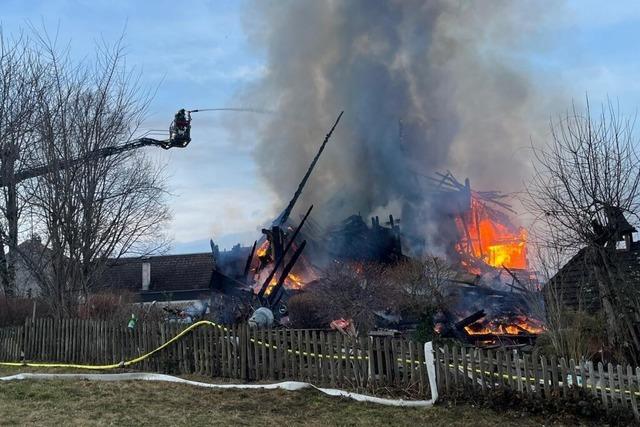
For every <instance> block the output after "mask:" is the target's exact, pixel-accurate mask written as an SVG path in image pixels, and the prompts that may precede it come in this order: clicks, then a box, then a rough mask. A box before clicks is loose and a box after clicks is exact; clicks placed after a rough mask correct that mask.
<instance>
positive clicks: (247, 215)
mask: <svg viewBox="0 0 640 427" xmlns="http://www.w3.org/2000/svg"><path fill="white" fill-rule="evenodd" d="M318 1H320V0H318ZM346 1H348V0H346ZM558 4H559V5H560V6H559V7H558V8H557V16H551V17H550V18H549V19H548V20H547V21H545V22H544V23H543V24H541V25H543V28H542V30H543V31H542V33H543V37H540V38H538V39H536V40H532V41H531V46H530V48H529V49H527V50H525V51H523V52H522V55H520V56H518V58H517V60H518V61H519V66H521V67H526V68H529V69H531V70H532V72H533V74H534V76H535V75H536V74H539V75H540V76H544V78H545V79H547V80H550V81H548V82H546V83H548V84H549V85H552V86H557V87H558V88H561V90H563V91H565V92H567V93H568V95H569V96H570V97H573V98H578V99H580V98H583V97H584V95H585V93H587V92H588V93H589V95H590V98H591V99H592V100H594V101H596V102H599V101H601V100H603V99H606V97H607V96H609V97H610V98H612V99H614V100H618V101H619V102H620V104H621V106H622V108H623V110H624V112H626V113H629V114H634V113H635V111H636V108H637V106H638V105H639V101H640V58H639V54H638V48H637V46H639V45H640V3H639V2H637V1H616V2H603V1H595V0H593V1H592V0H589V1H586V0H575V1H569V2H558ZM248 6H249V5H248V3H246V2H245V1H223V0H219V1H206V0H195V1H189V0H183V1H175V0H174V1H165V0H137V1H125V0H75V1H74V0H0V10H1V11H2V13H1V15H0V17H1V18H0V19H1V23H2V26H3V29H4V32H5V33H12V32H15V31H17V30H18V29H19V28H20V27H26V26H28V25H33V26H35V27H38V28H42V27H43V26H44V27H46V28H47V30H48V31H49V32H50V33H55V32H56V31H57V30H58V29H59V39H60V40H61V41H64V42H70V46H71V52H72V54H73V55H74V56H75V57H77V58H78V59H81V58H83V57H86V56H88V55H91V54H92V50H93V46H94V42H95V41H98V40H100V39H105V40H106V41H107V42H112V41H115V40H116V39H117V38H118V37H119V36H120V35H121V34H122V33H123V31H124V33H125V44H126V46H127V63H128V65H129V66H131V67H135V68H136V69H139V70H141V71H142V73H143V77H144V84H145V86H148V87H149V88H156V87H157V94H156V96H155V98H154V100H153V102H152V105H151V108H150V111H149V116H148V117H149V118H148V122H147V123H146V124H145V127H146V128H147V129H164V128H166V127H168V125H169V122H170V120H171V118H172V116H173V114H174V113H175V111H176V110H177V109H178V108H181V107H185V108H188V109H193V108H210V107H224V106H228V107H255V108H267V109H268V108H269V106H268V105H242V106H240V105H236V104H235V103H234V101H233V97H234V94H235V93H237V91H238V90H239V89H240V88H242V87H243V85H244V84H246V83H248V82H251V81H252V80H254V79H257V78H259V77H260V76H261V75H263V73H265V72H266V71H267V70H266V65H265V62H264V52H259V51H257V50H255V49H252V47H251V46H249V45H248V41H247V39H246V36H245V33H246V28H244V27H243V12H244V8H246V7H248ZM271 71H272V72H277V70H271ZM549 76H553V78H551V79H549ZM230 114H234V113H215V114H206V113H202V114H201V115H197V116H194V122H193V131H192V138H193V141H192V143H191V145H189V147H188V148H187V149H186V150H170V151H168V152H164V151H158V152H154V154H153V155H154V156H155V157H156V158H158V159H159V160H160V161H162V162H163V163H166V167H167V169H168V173H169V176H170V190H171V193H172V197H171V208H172V211H173V220H172V222H171V224H170V234H171V236H172V237H173V239H174V244H173V248H172V252H174V253H184V252H200V251H207V250H208V239H209V238H211V237H212V238H214V240H216V241H217V242H218V243H219V244H220V246H221V247H227V248H228V247H231V246H232V245H233V244H234V243H236V242H241V243H243V244H249V243H251V242H252V241H253V240H254V239H255V238H257V237H258V236H259V230H260V228H261V226H262V225H263V224H264V223H265V222H268V221H269V220H270V219H271V218H272V217H273V215H274V214H275V211H276V210H277V207H276V206H274V203H273V197H272V196H271V192H270V189H269V188H267V187H266V186H265V185H264V184H263V183H262V181H261V178H260V176H259V174H258V170H257V168H256V165H255V162H254V160H253V157H252V148H253V147H252V146H251V145H250V143H247V142H246V140H247V139H246V138H243V139H242V140H243V141H244V142H243V143H236V140H235V138H234V136H233V135H232V134H230V133H229V132H228V131H227V127H225V125H224V124H225V121H228V120H231V119H232V118H230V116H229V115H230ZM236 114H237V113H236ZM233 119H234V120H238V118H237V117H235V118H233ZM247 122H248V123H253V120H251V121H247ZM248 130H250V129H248Z"/></svg>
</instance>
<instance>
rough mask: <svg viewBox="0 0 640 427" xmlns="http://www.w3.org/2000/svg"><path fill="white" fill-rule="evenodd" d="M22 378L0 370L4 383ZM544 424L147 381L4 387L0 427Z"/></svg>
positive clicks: (482, 413) (442, 409)
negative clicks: (9, 426) (3, 426)
mask: <svg viewBox="0 0 640 427" xmlns="http://www.w3.org/2000/svg"><path fill="white" fill-rule="evenodd" d="M17 371H18V370H14V369H0V376H4V375H8V374H11V373H16V372H17ZM20 371H25V370H20ZM47 372H51V371H50V370H48V371H47ZM67 372H68V371H67ZM543 424H544V420H542V419H538V418H529V417H520V416H519V415H518V414H514V413H496V412H494V411H491V410H488V409H478V408H473V407H471V406H468V405H462V406H454V407H447V406H436V407H434V408H395V407H389V406H382V405H375V404H366V403H358V402H354V401H352V400H348V399H342V398H332V397H328V396H325V395H323V394H321V393H320V392H318V391H315V390H303V391H296V392H287V391H281V390H277V391H275V390H268V391H266V390H265V391H256V390H251V391H245V390H214V389H203V388H198V387H192V386H188V385H183V384H170V383H159V382H142V381H126V382H117V383H116V382H90V381H70V380H55V381H13V382H2V383H0V425H58V426H62V425H65V426H67V425H82V426H84V425H126V426H131V425H190V426H193V425H224V426H228V425H252V426H253V425H259V426H294V425H295V426H297V425H308V426H323V427H326V426H334V425H344V426H371V425H394V426H395V425H397V426H422V425H429V426H495V425H516V426H522V427H526V426H541V425H543Z"/></svg>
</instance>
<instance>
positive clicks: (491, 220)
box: [456, 198, 528, 269]
mask: <svg viewBox="0 0 640 427" xmlns="http://www.w3.org/2000/svg"><path fill="white" fill-rule="evenodd" d="M456 226H457V227H458V231H459V232H460V234H461V235H462V236H463V239H462V241H461V242H459V244H458V251H459V252H461V253H467V254H469V255H472V256H473V257H475V258H478V259H481V260H483V261H484V262H485V263H486V264H488V265H490V266H492V267H502V266H503V265H504V266H505V267H508V268H516V269H526V268H528V262H527V231H526V230H525V229H524V228H522V227H519V228H517V229H514V228H515V227H513V226H511V225H510V224H502V223H500V222H499V221H498V220H497V219H496V215H490V210H489V209H488V208H487V207H486V206H485V205H484V204H483V203H482V202H480V201H479V200H477V199H475V198H472V199H471V209H470V210H469V212H468V213H467V214H465V215H464V216H463V217H459V218H456Z"/></svg>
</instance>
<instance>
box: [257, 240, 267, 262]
mask: <svg viewBox="0 0 640 427" xmlns="http://www.w3.org/2000/svg"><path fill="white" fill-rule="evenodd" d="M267 251H269V241H268V240H265V241H264V243H262V244H261V245H260V247H259V248H258V249H257V250H256V255H257V256H258V258H262V257H263V256H265V255H266V254H267Z"/></svg>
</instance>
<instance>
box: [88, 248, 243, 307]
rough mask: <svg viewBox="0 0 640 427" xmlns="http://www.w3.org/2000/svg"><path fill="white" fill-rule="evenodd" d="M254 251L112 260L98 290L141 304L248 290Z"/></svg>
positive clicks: (187, 299) (203, 297)
mask: <svg viewBox="0 0 640 427" xmlns="http://www.w3.org/2000/svg"><path fill="white" fill-rule="evenodd" d="M250 249H251V248H242V247H240V246H239V245H237V246H236V247H234V248H233V249H232V250H230V251H223V252H219V251H215V252H214V253H213V254H212V253H211V252H204V253H192V254H177V255H159V256H151V257H144V258H140V257H136V258H119V259H113V260H109V261H108V262H107V265H106V267H105V269H104V272H103V273H102V275H101V277H100V279H99V280H98V283H97V285H96V286H95V288H94V289H95V290H96V291H99V290H105V291H107V290H108V291H129V292H131V293H133V294H135V295H136V296H137V298H136V299H138V300H139V301H140V302H151V301H183V302H186V301H193V300H202V299H208V298H209V297H210V295H211V294H212V292H217V293H231V294H233V293H234V292H235V293H237V292H242V291H245V290H248V286H246V285H245V284H244V283H243V281H242V280H243V277H242V276H243V274H244V266H245V264H246V258H247V257H248V256H249V252H250Z"/></svg>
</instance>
